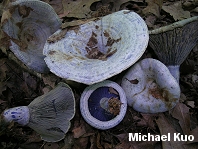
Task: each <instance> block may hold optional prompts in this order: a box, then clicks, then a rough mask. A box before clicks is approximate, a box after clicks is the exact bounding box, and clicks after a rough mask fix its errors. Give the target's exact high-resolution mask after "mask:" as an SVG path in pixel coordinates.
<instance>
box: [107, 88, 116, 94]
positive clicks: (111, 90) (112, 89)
mask: <svg viewBox="0 0 198 149" xmlns="http://www.w3.org/2000/svg"><path fill="white" fill-rule="evenodd" d="M109 92H110V93H111V94H115V95H118V92H117V91H116V90H115V89H114V88H112V87H109Z"/></svg>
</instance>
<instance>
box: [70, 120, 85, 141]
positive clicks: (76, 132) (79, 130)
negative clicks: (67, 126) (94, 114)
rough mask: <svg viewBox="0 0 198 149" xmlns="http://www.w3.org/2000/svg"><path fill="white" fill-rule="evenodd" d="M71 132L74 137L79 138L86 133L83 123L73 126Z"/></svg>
mask: <svg viewBox="0 0 198 149" xmlns="http://www.w3.org/2000/svg"><path fill="white" fill-rule="evenodd" d="M72 132H73V134H74V138H79V137H81V136H82V135H84V134H85V133H86V130H85V125H83V123H81V125H80V126H78V127H76V128H74V129H73V130H72Z"/></svg>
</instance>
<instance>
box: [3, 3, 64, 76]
mask: <svg viewBox="0 0 198 149" xmlns="http://www.w3.org/2000/svg"><path fill="white" fill-rule="evenodd" d="M60 25H61V21H60V20H59V18H58V16H57V14H56V13H55V11H54V10H53V8H52V7H51V6H50V5H49V4H47V3H45V2H42V1H39V0H17V1H16V2H13V3H11V5H10V6H9V7H8V8H7V10H6V11H4V13H3V16H2V20H1V26H2V29H3V31H4V32H5V33H6V34H7V36H8V37H9V38H10V41H11V45H10V50H11V51H12V52H13V53H14V55H15V56H16V57H17V58H18V59H19V60H21V61H22V62H23V63H24V64H25V65H26V66H27V67H28V68H30V69H32V70H34V71H36V72H41V73H45V72H49V68H48V67H47V65H46V63H45V61H44V55H43V47H44V44H45V42H46V40H47V38H48V37H49V36H50V35H51V34H53V33H54V32H55V31H57V30H58V29H59V27H60Z"/></svg>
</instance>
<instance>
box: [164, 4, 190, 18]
mask: <svg viewBox="0 0 198 149" xmlns="http://www.w3.org/2000/svg"><path fill="white" fill-rule="evenodd" d="M162 9H163V10H164V11H165V12H167V13H169V14H170V15H171V16H173V18H174V20H175V21H179V20H183V19H186V18H190V12H189V11H184V10H183V8H182V2H181V1H178V2H175V3H173V4H170V5H167V6H166V5H163V6H162Z"/></svg>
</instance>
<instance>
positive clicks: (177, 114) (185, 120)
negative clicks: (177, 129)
mask: <svg viewBox="0 0 198 149" xmlns="http://www.w3.org/2000/svg"><path fill="white" fill-rule="evenodd" d="M171 115H172V116H173V117H174V118H176V119H178V120H179V124H180V126H181V128H182V130H183V133H184V134H185V135H189V134H190V114H189V108H188V107H187V106H186V105H185V104H183V103H178V104H177V105H176V106H175V108H174V109H173V110H172V111H171Z"/></svg>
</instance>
